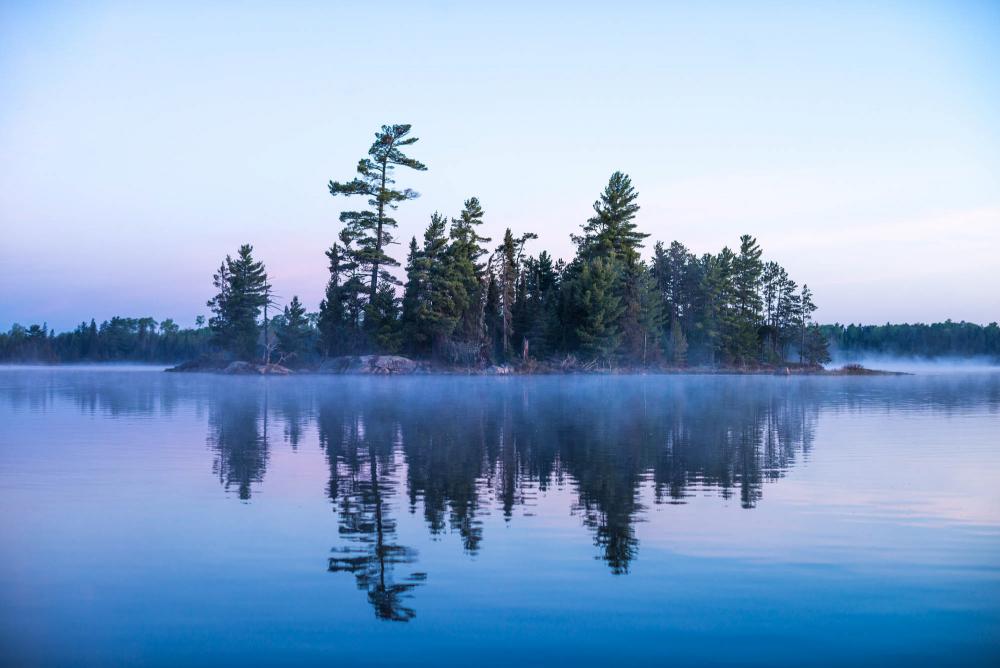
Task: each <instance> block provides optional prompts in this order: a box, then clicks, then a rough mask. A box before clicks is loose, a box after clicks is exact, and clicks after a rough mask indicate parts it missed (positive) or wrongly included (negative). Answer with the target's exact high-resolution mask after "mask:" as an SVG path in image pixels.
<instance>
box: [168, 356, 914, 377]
mask: <svg viewBox="0 0 1000 668" xmlns="http://www.w3.org/2000/svg"><path fill="white" fill-rule="evenodd" d="M166 371H168V372H172V373H214V374H222V375H227V376H290V375H360V376H410V375H462V376H534V375H574V374H583V375H625V374H645V375H758V376H760V375H765V376H903V375H907V374H905V373H901V372H896V371H880V370H877V369H867V368H865V367H863V366H861V365H858V364H848V365H846V366H844V367H842V368H840V369H825V368H823V367H821V366H809V365H800V364H782V365H759V366H754V367H724V366H720V367H671V366H644V367H616V368H608V367H602V366H598V365H596V364H593V363H587V364H581V363H579V362H577V360H576V359H575V358H573V357H567V358H566V359H564V360H560V361H557V362H536V361H530V362H529V363H527V364H520V365H506V364H504V365H491V366H483V367H461V366H447V365H442V364H434V363H431V362H427V361H420V360H413V359H410V358H408V357H402V356H400V355H347V356H343V357H333V358H330V359H327V360H323V361H322V362H321V363H319V364H313V365H304V366H298V367H294V368H290V367H287V366H283V365H281V364H273V363H272V364H256V363H252V362H244V361H228V360H224V359H219V358H204V359H199V360H192V361H189V362H184V363H182V364H178V365H177V366H175V367H171V368H169V369H166Z"/></svg>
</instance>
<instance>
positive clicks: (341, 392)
mask: <svg viewBox="0 0 1000 668" xmlns="http://www.w3.org/2000/svg"><path fill="white" fill-rule="evenodd" d="M88 378H90V376H81V377H80V382H79V383H77V384H76V385H74V386H72V387H69V388H67V387H65V386H62V385H57V384H55V383H54V382H53V384H50V385H45V384H35V385H33V386H30V387H29V386H25V387H21V386H17V387H16V388H15V389H14V390H10V391H7V392H6V393H5V394H4V397H5V398H6V400H7V401H8V402H10V403H11V404H12V405H14V406H17V405H20V404H25V405H29V406H32V407H34V406H37V405H46V404H48V403H50V402H52V401H53V400H54V398H55V397H57V396H60V395H61V394H63V393H65V394H66V395H67V396H71V397H72V400H73V401H74V402H75V403H76V404H77V406H78V408H79V409H80V410H81V411H84V412H94V411H99V410H100V411H106V412H107V413H108V414H110V415H111V416H115V417H117V416H127V415H131V414H135V415H142V414H148V413H152V412H161V413H166V414H170V413H172V412H173V411H176V410H178V404H179V403H180V402H181V400H182V399H181V398H182V397H183V399H184V400H187V401H189V400H191V398H192V397H193V399H194V401H195V411H196V413H198V414H202V413H204V414H205V415H206V416H207V424H208V435H207V443H208V447H209V449H210V451H211V452H212V454H213V460H212V471H213V473H214V474H215V475H216V476H218V479H219V481H220V483H221V484H222V485H223V487H224V488H225V489H226V490H230V489H234V490H235V491H236V493H237V495H238V497H239V499H241V500H244V501H249V500H250V499H251V497H252V494H253V493H254V492H255V490H256V489H259V488H260V486H262V485H263V484H264V480H265V473H266V469H267V466H268V463H269V455H270V449H271V448H272V447H277V446H276V445H275V444H272V443H271V442H270V440H273V439H277V442H279V443H286V444H288V445H289V446H290V447H291V448H293V449H297V448H302V447H309V445H310V444H311V443H316V442H317V441H318V444H319V447H321V448H322V451H323V453H324V454H325V458H326V462H327V466H328V468H329V476H328V483H327V489H326V490H325V492H326V495H327V497H328V498H329V500H330V502H331V505H332V508H333V510H334V512H335V513H336V516H337V522H338V527H339V530H338V531H339V538H338V540H337V541H336V542H335V544H334V545H333V546H332V556H330V557H329V558H328V568H329V571H331V572H335V573H339V572H346V573H350V574H351V575H353V576H354V578H355V580H356V583H357V586H358V588H359V589H361V590H364V591H365V592H367V597H368V601H369V603H370V604H371V605H372V607H373V609H374V611H375V615H376V617H377V618H379V619H383V620H392V621H408V620H410V619H412V618H413V617H414V616H415V615H416V612H415V609H414V607H413V605H414V604H413V597H414V596H415V594H416V593H417V591H416V588H417V587H418V586H419V585H420V584H421V583H422V582H424V581H425V579H426V578H427V576H426V574H425V573H423V572H421V570H420V569H419V567H418V565H417V562H418V555H417V552H416V550H415V549H413V548H411V547H408V546H406V545H403V544H401V543H400V540H399V537H398V535H397V520H396V518H397V517H399V516H400V514H401V513H409V514H411V515H413V516H414V517H415V518H422V522H423V523H424V524H425V526H426V529H427V530H428V531H429V532H430V533H431V534H432V535H433V536H435V537H437V536H443V535H445V534H448V533H454V534H456V535H457V536H458V537H460V542H461V546H462V549H463V550H464V551H465V552H466V553H468V554H469V555H475V554H477V553H480V552H481V551H483V550H488V549H489V540H490V535H488V534H487V535H484V526H485V525H484V517H485V516H487V515H489V514H491V513H498V514H499V515H500V516H502V518H503V519H504V521H505V522H515V521H529V520H516V519H515V518H516V517H522V516H527V515H530V514H531V512H530V511H531V506H532V505H533V504H534V501H535V499H536V498H537V497H538V496H539V495H544V494H546V493H547V492H548V491H549V490H550V489H555V488H559V489H565V490H568V491H569V492H570V493H571V494H572V502H571V504H570V505H569V507H567V508H566V512H567V513H571V514H574V515H576V516H577V517H579V518H580V522H581V524H582V526H583V527H584V528H585V529H586V530H587V531H589V532H590V534H591V536H592V540H593V544H594V548H595V550H594V556H595V558H598V559H601V560H603V561H604V562H605V563H606V564H607V568H608V569H609V570H610V572H611V573H614V574H627V573H628V572H629V570H630V567H631V564H632V562H633V561H634V560H635V559H637V558H639V555H640V543H639V540H638V538H637V534H636V525H637V523H639V522H642V521H643V517H644V515H645V514H646V513H647V512H648V510H649V509H648V508H646V507H644V504H648V503H653V504H665V505H666V504H684V503H686V501H687V499H688V498H689V497H691V496H692V495H694V494H706V493H708V494H717V495H718V496H719V497H721V498H722V499H726V500H728V499H733V500H734V501H736V500H737V499H738V503H739V505H740V506H741V507H742V508H744V509H752V508H754V507H756V506H757V505H758V504H760V503H762V502H763V498H764V491H765V485H766V483H769V482H773V481H776V480H779V479H780V478H781V477H782V476H783V475H785V473H786V472H787V471H788V470H789V469H790V468H791V467H793V466H795V465H796V463H797V462H799V461H801V460H802V459H804V458H805V457H807V456H808V454H809V452H810V449H811V447H812V443H813V440H814V436H815V433H816V429H817V423H818V421H819V416H820V413H821V409H828V410H835V411H852V410H855V409H857V408H858V407H860V406H862V405H863V406H864V407H865V408H866V409H868V410H872V409H873V407H875V408H878V407H881V406H884V407H885V408H886V409H887V410H900V409H905V407H906V405H907V403H906V402H907V401H911V402H916V403H919V405H921V406H930V407H933V408H934V409H936V410H940V411H944V412H952V411H960V410H962V409H963V401H965V399H963V397H968V396H972V395H973V394H974V395H975V396H976V397H977V401H983V399H984V397H985V401H986V403H987V404H988V405H989V406H991V407H992V408H993V409H994V410H995V409H996V407H997V406H998V405H1000V383H998V382H996V380H995V379H994V380H983V379H979V380H975V381H964V382H965V384H964V385H963V383H962V382H959V381H956V383H955V384H954V385H949V383H948V382H947V381H942V380H940V379H938V380H936V381H934V383H930V384H927V385H926V386H924V385H919V384H917V385H911V386H910V388H911V389H910V390H908V391H909V392H910V395H908V396H911V398H910V399H906V398H905V397H904V398H901V397H900V396H899V394H898V389H897V390H894V389H893V387H894V386H893V385H891V383H892V379H887V380H884V381H879V380H877V379H876V380H865V381H857V383H855V382H854V381H852V380H838V381H836V384H833V383H832V382H830V383H826V382H824V379H819V380H817V381H815V382H810V381H800V380H793V379H770V378H763V379H761V378H757V379H741V378H717V379H691V378H688V379H683V378H682V379H664V378H650V379H644V378H638V379H636V378H631V379H629V378H614V377H612V378H534V379H448V378H425V379H415V378H414V379H367V378H336V379H333V378H316V379H309V378H292V379H277V378H276V379H263V380H258V379H212V380H204V379H202V380H199V381H198V383H199V384H193V385H192V386H190V387H187V388H186V393H185V392H181V391H180V390H178V389H177V383H184V382H188V383H193V382H194V381H191V380H185V379H180V380H178V379H175V378H170V379H163V380H157V381H156V382H153V383H147V384H145V385H138V386H137V387H136V388H134V389H132V390H130V391H124V390H123V389H122V388H123V387H125V385H124V384H116V383H107V382H98V381H91V380H88ZM968 382H976V383H979V385H984V384H985V387H980V388H979V389H978V390H977V392H976V393H971V392H970V391H969V387H968ZM192 387H194V388H196V390H192ZM845 387H849V388H850V389H851V391H850V392H844V391H843V388H845ZM838 388H840V389H838ZM272 434H277V436H272ZM317 491H318V490H317ZM418 521H421V520H418ZM431 582H433V579H432V580H431Z"/></svg>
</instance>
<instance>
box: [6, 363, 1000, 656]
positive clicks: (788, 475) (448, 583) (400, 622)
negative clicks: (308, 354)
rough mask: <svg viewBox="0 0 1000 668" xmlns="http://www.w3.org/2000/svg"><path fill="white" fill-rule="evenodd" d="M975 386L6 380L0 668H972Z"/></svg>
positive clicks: (978, 430)
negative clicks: (258, 667)
mask: <svg viewBox="0 0 1000 668" xmlns="http://www.w3.org/2000/svg"><path fill="white" fill-rule="evenodd" d="M998 483H1000V375H997V374H982V373H980V374H951V375H949V374H942V375H935V376H931V377H921V376H909V377H888V378H777V377H721V376H720V377H655V376H648V377H554V378H539V377H535V378H457V377H456V378H452V377H431V378H345V377H315V378H305V377H298V378H227V377H216V376H200V375H174V374H164V373H159V372H157V371H152V370H136V369H117V370H115V369H110V370H109V369H3V370H0V509H2V510H3V512H2V514H0V663H3V664H10V665H110V664H115V665H179V664H197V665H212V666H219V665H235V664H240V665H255V664H262V663H272V664H273V663H284V664H288V663H298V664H313V665H319V664H324V665H326V664H337V665H343V666H354V665H388V664H397V665H402V664H406V665H413V666H417V665H461V666H475V665H500V664H508V665H519V666H534V665H552V664H553V663H555V662H559V663H561V664H563V665H578V666H586V665H628V664H629V663H634V664H636V665H649V664H654V663H655V664H665V663H668V662H670V663H672V664H673V665H700V666H706V665H708V666H711V665H743V666H745V665H761V666H764V665H766V666H782V665H789V666H791V665H795V666H801V665H844V664H847V663H854V664H859V665H887V664H889V663H899V662H906V663H909V664H911V665H945V664H947V665H991V664H992V665H996V663H997V662H998V660H1000V484H998Z"/></svg>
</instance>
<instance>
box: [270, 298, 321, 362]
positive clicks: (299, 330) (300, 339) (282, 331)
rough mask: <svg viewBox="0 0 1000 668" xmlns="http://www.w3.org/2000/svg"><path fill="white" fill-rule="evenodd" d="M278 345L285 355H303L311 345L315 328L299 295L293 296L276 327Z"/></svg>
mask: <svg viewBox="0 0 1000 668" xmlns="http://www.w3.org/2000/svg"><path fill="white" fill-rule="evenodd" d="M275 334H276V335H277V337H278V346H279V348H280V350H281V352H282V353H284V354H285V355H289V356H291V355H295V356H301V355H303V354H304V353H306V352H307V350H308V349H309V348H310V347H311V346H310V343H311V340H312V337H313V328H312V326H311V324H310V322H309V317H308V315H307V314H306V308H305V306H303V305H302V302H300V301H299V298H298V296H297V295H296V296H292V301H290V302H289V303H288V305H287V306H286V307H285V309H284V311H283V312H282V314H281V316H280V321H279V322H278V323H277V326H276V327H275Z"/></svg>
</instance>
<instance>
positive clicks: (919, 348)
mask: <svg viewBox="0 0 1000 668" xmlns="http://www.w3.org/2000/svg"><path fill="white" fill-rule="evenodd" d="M820 330H821V331H822V332H823V335H824V337H825V338H826V339H828V340H829V341H830V343H831V345H832V347H833V349H834V351H836V352H837V353H838V354H840V355H845V356H847V357H852V356H853V357H860V356H863V355H898V356H904V357H929V358H934V357H945V356H954V357H986V358H989V359H992V360H995V361H1000V325H998V324H997V323H996V322H991V323H990V324H988V325H986V326H983V325H977V324H975V323H971V322H964V321H963V322H952V321H951V320H945V321H944V322H936V323H931V324H924V323H914V324H900V325H891V324H885V325H841V324H834V325H823V326H821V327H820Z"/></svg>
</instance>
